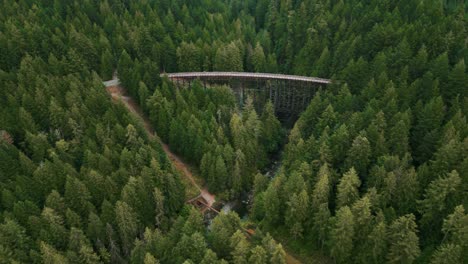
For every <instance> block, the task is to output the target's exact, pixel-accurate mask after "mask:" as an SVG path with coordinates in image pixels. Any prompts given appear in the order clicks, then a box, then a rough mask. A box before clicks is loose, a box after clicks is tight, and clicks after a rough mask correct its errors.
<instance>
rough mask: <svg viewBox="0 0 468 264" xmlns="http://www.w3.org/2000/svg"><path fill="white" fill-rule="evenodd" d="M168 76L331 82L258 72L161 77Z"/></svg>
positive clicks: (168, 74)
mask: <svg viewBox="0 0 468 264" xmlns="http://www.w3.org/2000/svg"><path fill="white" fill-rule="evenodd" d="M163 76H167V77H168V78H169V79H197V78H200V79H202V78H242V79H275V80H289V81H300V82H312V83H320V84H330V83H331V80H329V79H323V78H317V77H307V76H298V75H286V74H277V73H256V72H177V73H163V74H161V77H163Z"/></svg>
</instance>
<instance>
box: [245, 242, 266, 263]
mask: <svg viewBox="0 0 468 264" xmlns="http://www.w3.org/2000/svg"><path fill="white" fill-rule="evenodd" d="M267 261H268V260H267V256H266V252H265V249H263V248H262V247H261V246H256V247H254V248H253V249H252V251H251V253H250V257H249V263H252V264H266V263H267Z"/></svg>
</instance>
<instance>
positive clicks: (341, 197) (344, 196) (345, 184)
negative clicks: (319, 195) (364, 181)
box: [336, 168, 361, 208]
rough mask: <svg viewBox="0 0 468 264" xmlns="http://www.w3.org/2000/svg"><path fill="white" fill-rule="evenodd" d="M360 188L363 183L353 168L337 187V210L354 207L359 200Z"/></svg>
mask: <svg viewBox="0 0 468 264" xmlns="http://www.w3.org/2000/svg"><path fill="white" fill-rule="evenodd" d="M359 186H361V181H360V180H359V177H358V176H357V174H356V170H354V168H351V169H350V170H349V171H348V172H347V173H345V174H344V175H343V177H342V178H341V179H340V183H339V184H338V187H337V191H338V194H337V202H336V204H337V208H340V207H342V206H345V205H348V206H350V205H352V204H353V203H354V201H356V200H357V199H358V198H359V190H358V188H359Z"/></svg>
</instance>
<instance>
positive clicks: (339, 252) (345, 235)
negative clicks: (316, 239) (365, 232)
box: [330, 206, 354, 263]
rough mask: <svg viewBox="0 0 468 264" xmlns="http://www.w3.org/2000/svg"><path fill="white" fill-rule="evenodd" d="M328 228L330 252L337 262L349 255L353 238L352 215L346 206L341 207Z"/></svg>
mask: <svg viewBox="0 0 468 264" xmlns="http://www.w3.org/2000/svg"><path fill="white" fill-rule="evenodd" d="M333 222H334V224H333V226H332V228H331V230H330V253H331V256H332V257H333V258H334V259H335V260H336V261H337V262H339V263H344V262H346V260H348V258H349V257H350V256H351V251H352V249H353V239H354V217H353V214H352V213H351V210H350V209H349V207H348V206H344V207H341V208H340V209H339V210H338V211H337V212H336V216H335V218H334V221H333Z"/></svg>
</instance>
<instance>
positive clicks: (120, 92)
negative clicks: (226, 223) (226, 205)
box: [106, 85, 215, 207]
mask: <svg viewBox="0 0 468 264" xmlns="http://www.w3.org/2000/svg"><path fill="white" fill-rule="evenodd" d="M106 90H107V92H108V93H109V94H110V95H111V96H112V99H114V100H116V101H122V102H123V104H124V105H125V107H127V109H128V110H129V111H130V112H132V113H134V114H135V115H136V116H137V117H138V118H139V119H141V120H142V121H143V124H144V127H145V130H146V132H148V135H149V137H150V138H156V139H157V140H158V141H159V142H160V143H161V145H162V147H163V150H164V152H165V153H166V155H167V156H168V157H169V159H170V160H171V161H172V164H173V165H174V167H175V168H176V169H177V170H178V171H179V172H180V173H182V175H184V176H185V177H187V178H188V179H190V181H191V182H192V184H193V185H194V186H195V187H196V188H197V189H198V190H200V194H201V196H202V197H203V198H204V199H205V200H206V202H207V204H208V206H210V207H211V206H212V205H213V204H214V202H215V196H214V195H213V194H212V193H210V192H209V191H208V190H207V189H206V188H200V186H199V185H198V184H197V183H196V181H195V179H194V177H193V175H192V172H191V171H190V169H189V166H187V165H186V164H185V163H184V162H183V161H182V160H181V159H180V158H179V157H178V156H177V155H176V154H174V153H173V152H172V151H171V150H170V149H169V146H168V145H167V144H165V143H164V142H162V141H161V139H160V138H159V137H158V136H157V135H156V134H155V133H154V129H153V127H152V126H151V123H150V122H149V120H148V118H147V117H146V116H145V115H144V114H143V112H142V111H141V109H140V107H139V106H138V104H137V103H136V102H135V100H133V98H131V97H130V96H128V95H127V93H126V91H125V89H124V88H123V87H121V86H119V85H113V86H108V87H106Z"/></svg>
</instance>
